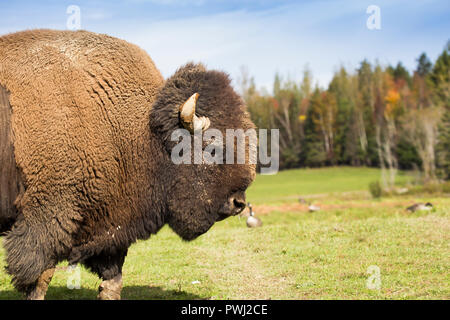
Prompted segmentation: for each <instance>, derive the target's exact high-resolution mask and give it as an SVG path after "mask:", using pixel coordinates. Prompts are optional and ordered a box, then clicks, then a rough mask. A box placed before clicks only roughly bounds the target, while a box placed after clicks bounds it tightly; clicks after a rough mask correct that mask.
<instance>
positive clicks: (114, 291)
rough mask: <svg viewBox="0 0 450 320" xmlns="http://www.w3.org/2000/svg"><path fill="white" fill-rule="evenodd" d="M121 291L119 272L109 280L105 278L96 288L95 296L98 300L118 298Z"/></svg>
mask: <svg viewBox="0 0 450 320" xmlns="http://www.w3.org/2000/svg"><path fill="white" fill-rule="evenodd" d="M121 291H122V275H121V274H119V275H117V276H115V277H114V278H112V279H110V280H105V281H103V282H102V283H101V284H100V287H99V288H98V296H97V298H98V299H100V300H120V292H121Z"/></svg>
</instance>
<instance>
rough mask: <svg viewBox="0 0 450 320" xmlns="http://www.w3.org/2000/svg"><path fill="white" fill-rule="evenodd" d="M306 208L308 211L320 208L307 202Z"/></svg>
mask: <svg viewBox="0 0 450 320" xmlns="http://www.w3.org/2000/svg"><path fill="white" fill-rule="evenodd" d="M308 210H309V212H316V211H319V210H320V207H319V206H316V205H315V204H311V203H309V205H308Z"/></svg>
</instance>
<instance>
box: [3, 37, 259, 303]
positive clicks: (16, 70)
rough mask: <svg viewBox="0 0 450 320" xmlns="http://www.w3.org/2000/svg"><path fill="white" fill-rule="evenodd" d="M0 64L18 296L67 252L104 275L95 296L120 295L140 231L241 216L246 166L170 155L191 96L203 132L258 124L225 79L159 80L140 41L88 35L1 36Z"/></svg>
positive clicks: (181, 228)
mask: <svg viewBox="0 0 450 320" xmlns="http://www.w3.org/2000/svg"><path fill="white" fill-rule="evenodd" d="M30 57H32V58H30ZM0 63H1V65H0V161H1V166H0V173H1V176H0V232H5V231H6V236H5V238H4V240H3V245H4V247H5V249H6V251H7V257H6V261H7V271H8V272H9V273H10V274H11V276H12V282H13V284H14V285H15V287H16V288H17V289H18V290H20V291H21V292H24V293H25V294H26V295H27V298H30V299H43V298H44V296H45V292H46V290H47V286H48V284H49V282H50V280H51V277H52V275H53V270H54V267H55V266H56V264H57V263H58V262H60V261H63V260H68V261H69V263H72V264H73V263H82V264H84V265H85V266H86V267H88V268H89V269H90V270H91V271H93V272H95V273H96V274H98V275H99V277H100V278H102V279H103V282H102V284H101V285H100V293H99V298H101V299H118V298H120V289H121V288H122V277H121V273H122V266H123V263H124V260H125V257H126V254H127V249H128V247H129V246H130V245H131V244H132V243H134V242H135V241H136V240H137V239H148V238H149V237H150V235H151V234H155V233H156V232H158V231H159V230H160V229H161V227H162V226H164V225H165V224H166V223H168V224H169V226H170V227H171V228H172V229H173V230H174V231H175V232H176V233H177V234H178V235H180V236H181V237H182V238H183V239H185V240H192V239H195V238H196V237H198V236H199V235H201V234H202V233H204V232H206V231H207V230H208V229H209V228H210V227H211V226H212V225H213V224H214V222H216V221H218V220H221V219H223V218H224V217H227V216H231V215H234V214H236V212H238V211H237V208H234V207H233V204H234V203H242V202H243V201H244V200H245V199H244V196H243V194H244V191H245V189H246V188H247V187H248V186H249V185H250V183H251V182H252V180H253V179H254V176H255V166H254V165H179V166H177V165H175V164H173V163H172V162H171V160H170V152H171V149H172V147H173V146H174V144H175V142H173V141H171V140H170V136H171V133H172V132H173V130H176V129H178V128H182V127H183V124H184V125H186V124H185V123H181V121H180V106H182V105H183V104H184V103H185V102H186V101H187V99H188V98H189V97H192V96H193V94H195V93H198V94H199V95H198V97H199V99H198V101H197V105H196V111H195V115H196V117H197V118H196V117H193V119H201V120H202V121H203V123H204V124H205V127H206V124H207V125H210V126H211V127H212V128H216V129H219V130H221V131H222V132H225V130H226V129H227V128H230V129H237V128H239V129H244V130H247V129H249V128H253V127H254V126H253V124H252V122H251V121H250V118H249V115H248V114H247V112H246V111H245V106H244V104H243V102H242V100H241V98H240V97H239V96H238V95H237V94H236V93H235V92H234V90H233V89H232V87H231V85H230V80H229V78H228V76H227V75H226V74H224V73H222V72H218V71H208V70H206V69H205V68H204V67H203V66H202V65H197V64H187V65H185V66H184V67H182V68H180V69H179V70H178V71H177V72H176V73H175V74H174V75H173V76H172V77H170V78H169V79H168V80H167V81H164V80H163V78H162V76H161V74H160V73H159V71H158V70H157V69H156V67H155V65H154V63H153V61H152V60H151V59H150V57H149V56H148V55H147V54H146V53H145V52H143V51H142V50H141V49H139V48H138V47H136V46H134V45H131V44H129V43H127V42H125V41H122V40H119V39H116V38H112V37H109V36H106V35H98V34H95V33H90V32H85V31H77V32H70V31H51V30H34V31H26V32H20V33H16V34H10V35H6V36H3V37H0ZM196 97H197V96H196ZM237 197H239V199H238V198H237ZM237 200H239V201H237ZM236 201H237V202H236ZM230 204H231V205H230ZM223 208H226V210H225V211H223Z"/></svg>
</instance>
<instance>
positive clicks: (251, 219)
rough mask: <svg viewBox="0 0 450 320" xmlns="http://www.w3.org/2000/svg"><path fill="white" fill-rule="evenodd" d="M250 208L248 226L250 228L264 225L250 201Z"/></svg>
mask: <svg viewBox="0 0 450 320" xmlns="http://www.w3.org/2000/svg"><path fill="white" fill-rule="evenodd" d="M248 209H249V211H250V213H249V214H250V215H249V216H248V218H247V227H249V228H257V227H261V226H262V221H261V219H259V218H257V217H255V213H254V212H253V208H252V205H251V203H248Z"/></svg>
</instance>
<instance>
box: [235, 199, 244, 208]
mask: <svg viewBox="0 0 450 320" xmlns="http://www.w3.org/2000/svg"><path fill="white" fill-rule="evenodd" d="M233 205H234V206H235V207H236V208H237V209H240V210H241V211H242V210H244V208H245V201H242V200H240V199H236V198H234V199H233Z"/></svg>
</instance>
